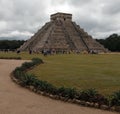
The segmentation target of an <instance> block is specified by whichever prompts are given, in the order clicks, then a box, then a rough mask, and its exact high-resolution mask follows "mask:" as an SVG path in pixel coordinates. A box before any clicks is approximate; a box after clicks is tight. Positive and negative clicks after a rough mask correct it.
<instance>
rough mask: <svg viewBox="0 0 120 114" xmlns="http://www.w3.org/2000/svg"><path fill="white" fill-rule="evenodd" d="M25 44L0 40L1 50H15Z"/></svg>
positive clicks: (22, 41) (18, 41)
mask: <svg viewBox="0 0 120 114" xmlns="http://www.w3.org/2000/svg"><path fill="white" fill-rule="evenodd" d="M24 42H25V41H24V40H0V49H1V50H8V49H9V50H15V49H17V48H19V47H20V46H21V45H22V44H23V43H24Z"/></svg>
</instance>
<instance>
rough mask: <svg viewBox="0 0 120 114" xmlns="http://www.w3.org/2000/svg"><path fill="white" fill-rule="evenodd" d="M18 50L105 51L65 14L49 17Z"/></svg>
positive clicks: (70, 16)
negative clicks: (48, 20)
mask: <svg viewBox="0 0 120 114" xmlns="http://www.w3.org/2000/svg"><path fill="white" fill-rule="evenodd" d="M20 50H21V51H27V50H32V51H34V52H41V51H42V50H55V51H80V52H81V51H88V52H90V51H97V52H106V51H107V50H106V49H105V48H104V47H103V46H102V45H101V44H99V43H98V42H97V41H96V40H94V39H93V38H92V36H90V35H88V33H87V32H85V31H84V30H83V29H82V28H80V26H79V25H77V24H76V23H75V22H73V21H72V14H67V13H56V14H53V15H51V16H50V22H47V23H46V24H45V25H44V26H43V27H42V28H41V29H40V30H38V31H37V32H36V33H35V34H34V36H32V37H31V38H30V39H29V40H27V41H26V42H25V43H24V44H23V45H22V46H21V47H20Z"/></svg>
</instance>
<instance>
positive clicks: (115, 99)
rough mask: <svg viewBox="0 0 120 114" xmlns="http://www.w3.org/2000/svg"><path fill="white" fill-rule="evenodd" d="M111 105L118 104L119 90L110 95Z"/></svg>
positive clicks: (119, 102)
mask: <svg viewBox="0 0 120 114" xmlns="http://www.w3.org/2000/svg"><path fill="white" fill-rule="evenodd" d="M111 105H112V106H113V105H116V106H120V90H119V91H116V92H114V93H113V94H112V96H111Z"/></svg>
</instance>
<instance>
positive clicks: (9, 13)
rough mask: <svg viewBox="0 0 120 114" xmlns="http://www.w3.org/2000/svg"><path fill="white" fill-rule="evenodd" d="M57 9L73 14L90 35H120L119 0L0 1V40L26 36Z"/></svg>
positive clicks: (103, 36)
mask: <svg viewBox="0 0 120 114" xmlns="http://www.w3.org/2000/svg"><path fill="white" fill-rule="evenodd" d="M56 12H64V13H71V14H73V21H75V22H76V23H77V24H78V25H80V27H81V28H84V30H85V31H87V32H88V34H90V35H92V36H93V38H105V37H106V36H109V35H110V34H112V33H118V34H120V0H0V39H1V38H2V37H9V39H11V38H12V37H13V38H14V37H16V38H19V39H25V40H26V39H28V38H30V36H32V35H33V34H34V33H35V32H37V30H38V29H40V28H41V27H42V26H43V25H44V24H45V23H46V22H48V21H50V15H51V14H54V13H56Z"/></svg>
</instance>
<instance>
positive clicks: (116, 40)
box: [97, 34, 120, 52]
mask: <svg viewBox="0 0 120 114" xmlns="http://www.w3.org/2000/svg"><path fill="white" fill-rule="evenodd" d="M97 41H98V42H99V43H100V44H102V45H104V47H105V48H107V49H109V50H110V51H114V52H120V36H119V35H118V34H112V35H110V36H109V37H108V38H106V39H97Z"/></svg>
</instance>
